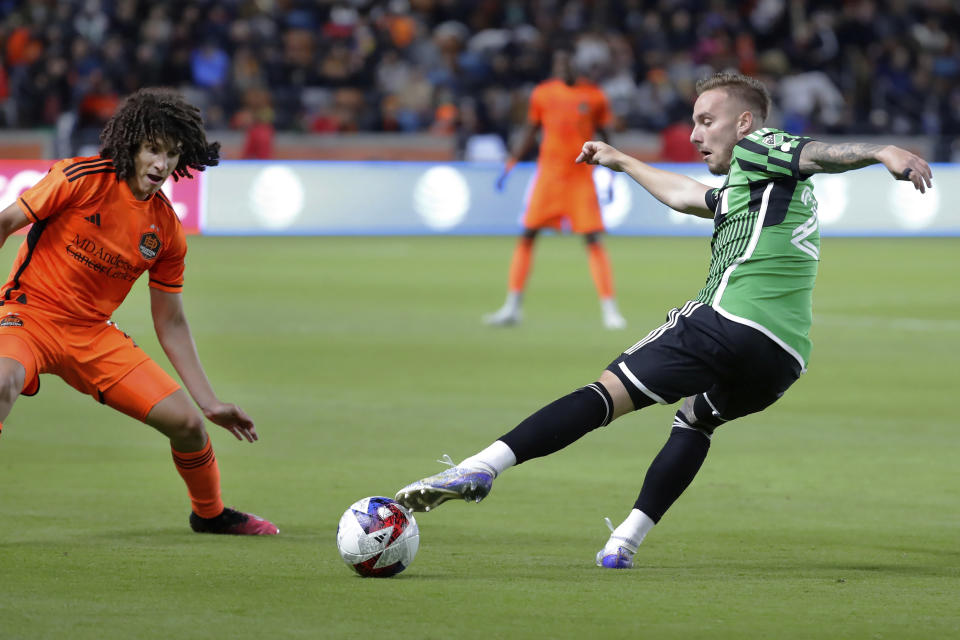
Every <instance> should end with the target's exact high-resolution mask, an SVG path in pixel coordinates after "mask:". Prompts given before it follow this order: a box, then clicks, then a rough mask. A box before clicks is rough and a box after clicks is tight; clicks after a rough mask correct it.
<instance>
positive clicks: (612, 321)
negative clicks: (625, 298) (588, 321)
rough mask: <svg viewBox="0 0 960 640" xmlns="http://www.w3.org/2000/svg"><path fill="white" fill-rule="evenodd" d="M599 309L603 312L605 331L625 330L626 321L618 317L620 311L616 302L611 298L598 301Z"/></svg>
mask: <svg viewBox="0 0 960 640" xmlns="http://www.w3.org/2000/svg"><path fill="white" fill-rule="evenodd" d="M600 309H601V311H603V326H604V327H606V328H607V329H625V328H626V327H627V320H626V319H625V318H624V317H623V316H622V315H620V309H619V308H617V301H616V300H614V299H613V298H604V299H603V300H601V301H600Z"/></svg>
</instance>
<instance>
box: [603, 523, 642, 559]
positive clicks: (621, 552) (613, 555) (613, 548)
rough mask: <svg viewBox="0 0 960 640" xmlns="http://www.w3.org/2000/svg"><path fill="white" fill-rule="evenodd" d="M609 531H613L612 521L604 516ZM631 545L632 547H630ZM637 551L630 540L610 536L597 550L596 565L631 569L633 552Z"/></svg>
mask: <svg viewBox="0 0 960 640" xmlns="http://www.w3.org/2000/svg"><path fill="white" fill-rule="evenodd" d="M604 520H606V521H607V527H608V528H609V529H610V533H613V523H612V522H610V518H604ZM631 547H632V549H631ZM636 552H637V545H635V544H633V541H632V540H627V539H626V538H621V537H619V536H613V535H611V536H610V539H609V540H607V544H606V545H605V546H604V547H603V549H601V550H600V551H597V566H598V567H603V568H604V569H632V568H633V554H635V553H636Z"/></svg>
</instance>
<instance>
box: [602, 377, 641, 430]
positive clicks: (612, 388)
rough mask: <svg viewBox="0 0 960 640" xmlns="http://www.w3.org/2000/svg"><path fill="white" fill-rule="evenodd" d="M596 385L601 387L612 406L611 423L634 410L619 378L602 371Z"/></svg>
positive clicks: (631, 400)
mask: <svg viewBox="0 0 960 640" xmlns="http://www.w3.org/2000/svg"><path fill="white" fill-rule="evenodd" d="M597 384H598V386H601V387H603V389H604V391H606V393H607V394H608V397H609V398H610V402H611V404H612V405H613V406H612V411H611V417H610V421H611V422H612V421H614V420H616V419H617V418H619V417H620V416H622V415H623V414H625V413H630V412H631V411H633V410H634V409H635V408H636V407H635V406H634V404H633V399H632V398H631V397H630V393H629V392H628V391H627V388H626V387H625V386H623V382H621V381H620V378H618V377H617V376H615V375H614V374H612V373H610V372H609V371H607V370H604V371H603V373H601V374H600V379H599V380H597Z"/></svg>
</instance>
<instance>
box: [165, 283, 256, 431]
mask: <svg viewBox="0 0 960 640" xmlns="http://www.w3.org/2000/svg"><path fill="white" fill-rule="evenodd" d="M150 312H151V314H152V315H153V327H154V329H156V332H157V338H158V339H159V340H160V346H161V347H163V351H164V353H166V354H167V357H168V358H169V359H170V363H171V364H172V365H173V368H174V369H176V370H177V373H178V374H180V379H181V380H183V384H184V386H185V387H186V388H187V391H189V392H190V396H191V397H192V398H193V401H194V402H196V403H197V405H198V406H199V407H200V410H201V411H203V415H204V416H206V418H207V420H209V421H210V422H213V423H214V424H218V425H220V426H221V427H223V428H224V429H226V430H227V431H229V432H230V433H232V434H233V435H234V436H235V437H236V438H237V440H242V439H244V438H246V439H247V441H248V442H254V441H255V440H257V439H258V436H257V429H256V427H255V426H254V424H253V420H251V419H250V416H248V415H247V414H246V413H245V412H244V410H243V409H241V408H240V407H238V406H237V405H235V404H230V403H226V402H220V400H219V399H217V395H216V394H215V393H214V392H213V387H211V386H210V381H209V380H208V379H207V374H206V373H205V372H204V371H203V365H201V364H200V356H199V355H197V346H196V344H195V343H194V341H193V334H192V333H191V332H190V325H189V324H188V323H187V317H186V315H185V314H184V311H183V298H182V297H181V295H180V294H179V293H168V292H166V291H161V290H159V289H154V288H153V287H151V288H150Z"/></svg>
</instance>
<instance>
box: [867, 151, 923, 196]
mask: <svg viewBox="0 0 960 640" xmlns="http://www.w3.org/2000/svg"><path fill="white" fill-rule="evenodd" d="M877 159H878V160H880V162H882V163H883V166H885V167H886V168H887V171H889V172H890V175H892V176H893V177H894V178H895V179H897V180H909V181H910V182H912V183H913V187H914V189H917V190H918V191H919V192H920V193H926V192H927V189H929V188H930V187H932V186H933V171H932V170H931V169H930V165H929V164H927V162H926V160H924V159H923V158H921V157H920V156H918V155H916V154H914V153H911V152H910V151H907V150H906V149H901V148H900V147H895V146H893V145H889V146H887V147H884V149H883V150H882V151H880V153H879V154H877Z"/></svg>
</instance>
